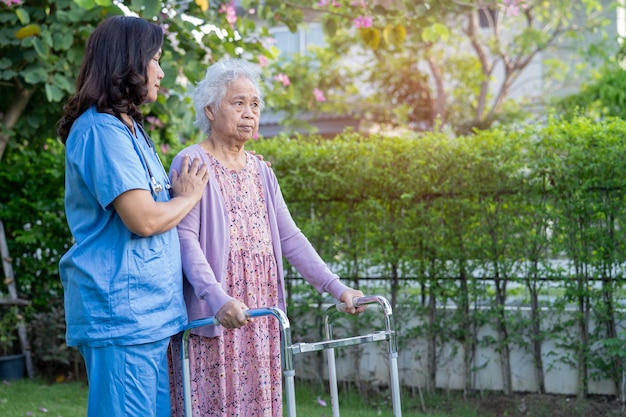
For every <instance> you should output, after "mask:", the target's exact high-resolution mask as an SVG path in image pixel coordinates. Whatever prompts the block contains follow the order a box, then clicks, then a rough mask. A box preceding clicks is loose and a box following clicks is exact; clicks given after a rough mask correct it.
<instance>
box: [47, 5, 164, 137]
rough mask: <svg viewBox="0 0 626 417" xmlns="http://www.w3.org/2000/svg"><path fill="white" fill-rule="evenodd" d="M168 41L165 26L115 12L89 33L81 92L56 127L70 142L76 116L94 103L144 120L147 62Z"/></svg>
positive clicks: (103, 109)
mask: <svg viewBox="0 0 626 417" xmlns="http://www.w3.org/2000/svg"><path fill="white" fill-rule="evenodd" d="M162 44H163V29H162V28H161V27H160V26H158V25H156V24H154V23H150V22H148V21H147V20H144V19H141V18H138V17H130V16H112V17H109V18H107V19H106V20H105V21H103V22H102V23H100V25H98V27H97V28H96V30H94V32H93V33H92V34H91V35H90V36H89V40H88V41H87V49H86V51H85V56H84V57H83V62H82V64H81V67H80V71H79V73H78V78H77V79H76V93H75V94H74V95H73V96H72V97H70V98H69V100H68V101H67V103H66V104H65V106H63V113H64V115H63V117H62V118H61V120H59V123H58V126H57V133H58V135H59V137H60V138H61V141H62V142H63V143H65V141H66V140H67V137H68V135H69V133H70V129H71V127H72V124H73V123H74V121H75V120H76V119H77V118H78V117H79V116H80V115H81V114H82V113H83V112H84V111H85V110H87V109H88V108H89V107H91V106H93V105H95V106H96V109H97V110H98V111H99V112H101V113H108V114H111V115H113V116H115V117H117V118H119V119H120V120H121V116H120V114H122V113H126V114H128V115H129V116H130V117H132V118H133V119H135V120H136V121H137V122H139V123H142V121H143V116H142V114H141V111H140V110H139V106H140V105H141V104H142V103H143V101H144V100H145V98H146V96H147V94H148V88H147V85H146V84H147V76H148V71H147V68H148V64H149V63H150V60H151V59H152V58H153V57H154V55H155V54H156V53H157V52H158V51H159V48H161V46H162Z"/></svg>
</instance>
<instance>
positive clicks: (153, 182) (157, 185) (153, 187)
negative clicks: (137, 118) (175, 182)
mask: <svg viewBox="0 0 626 417" xmlns="http://www.w3.org/2000/svg"><path fill="white" fill-rule="evenodd" d="M134 125H135V126H136V127H137V128H139V130H140V131H141V134H142V135H143V138H144V140H145V141H146V144H147V145H148V147H149V148H150V149H152V150H153V151H154V154H155V155H156V158H157V160H158V161H159V164H161V169H162V170H163V173H165V167H164V166H163V162H161V158H159V154H157V152H156V149H155V147H154V142H152V139H150V138H149V137H148V135H146V132H145V131H144V130H143V127H142V126H140V125H139V124H138V123H134ZM132 136H133V138H134V139H133V140H137V141H139V138H137V136H135V135H132ZM137 149H138V150H139V154H140V155H141V160H142V162H143V165H144V167H145V168H146V170H147V171H148V176H150V191H151V192H152V196H153V197H154V199H155V200H156V198H157V196H158V195H159V193H160V192H161V191H163V188H165V189H166V190H168V191H167V192H168V196H169V190H170V189H171V188H172V185H171V184H170V180H169V178H168V176H167V174H166V175H165V187H163V184H161V182H160V181H157V179H156V177H155V176H154V174H153V172H152V169H150V164H149V163H148V160H147V159H146V155H145V154H144V153H143V150H142V149H141V144H139V143H137Z"/></svg>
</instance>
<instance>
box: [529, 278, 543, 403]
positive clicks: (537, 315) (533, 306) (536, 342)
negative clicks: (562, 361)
mask: <svg viewBox="0 0 626 417" xmlns="http://www.w3.org/2000/svg"><path fill="white" fill-rule="evenodd" d="M531 279H532V278H531ZM531 279H529V282H528V284H527V287H528V292H529V294H530V320H531V324H530V326H531V336H530V337H531V346H532V355H533V362H534V364H535V380H536V381H537V392H538V393H539V394H545V393H546V380H545V375H544V372H543V349H542V341H543V337H542V336H541V307H540V306H539V291H538V289H537V282H536V280H533V281H531ZM535 279H536V277H535Z"/></svg>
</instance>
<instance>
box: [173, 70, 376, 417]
mask: <svg viewBox="0 0 626 417" xmlns="http://www.w3.org/2000/svg"><path fill="white" fill-rule="evenodd" d="M193 100H194V104H195V108H196V123H197V125H198V126H199V127H200V128H201V129H202V131H203V132H204V133H206V135H207V137H206V139H204V140H203V141H202V142H201V143H199V144H195V145H192V146H190V147H188V148H186V149H184V150H183V151H182V152H180V153H179V155H178V156H177V157H176V158H175V159H174V161H173V162H172V167H171V169H172V170H173V171H180V169H181V164H183V163H184V162H183V158H184V156H190V157H191V158H194V157H200V158H201V159H202V160H203V161H204V162H205V163H206V164H207V165H208V167H209V175H210V180H209V183H208V186H207V187H206V190H205V192H204V195H203V197H202V199H201V201H200V203H199V204H198V205H197V206H196V207H195V208H194V209H193V210H192V211H191V212H190V213H189V214H188V215H187V216H186V217H185V218H184V219H183V220H182V222H181V223H180V225H179V226H178V234H179V238H180V245H181V255H182V264H183V272H184V275H185V282H184V284H183V285H184V296H185V301H186V303H187V312H188V315H189V320H190V321H191V320H196V319H199V318H205V317H210V316H216V318H217V319H218V320H219V322H220V323H221V324H222V326H221V327H213V326H207V327H204V328H199V329H197V330H195V331H194V332H192V334H191V336H190V339H189V353H190V355H191V357H192V358H193V359H192V360H191V370H190V371H191V396H192V403H193V404H194V407H197V409H194V414H195V413H199V414H198V415H202V416H246V417H255V416H264V417H280V416H282V398H281V394H282V388H281V369H280V366H281V363H280V332H279V328H278V324H277V323H276V320H272V319H271V318H269V317H260V318H257V319H254V320H248V319H247V317H246V315H245V310H246V309H250V308H260V307H268V306H278V307H279V308H281V309H282V310H285V287H284V274H283V268H282V257H283V256H284V257H285V258H286V259H287V260H288V261H289V262H290V263H291V264H292V265H293V266H294V267H295V268H296V269H297V270H298V272H299V273H300V274H301V275H302V276H303V277H304V278H305V279H306V280H307V281H308V282H309V283H310V284H311V285H313V286H314V287H315V288H316V289H317V290H318V291H319V292H329V293H330V294H331V295H332V296H334V297H335V298H336V299H338V300H339V301H341V302H344V303H345V304H346V307H347V312H349V313H360V312H362V311H363V309H364V308H363V307H359V308H355V307H354V306H353V304H352V299H353V297H361V296H363V293H362V292H361V291H358V290H354V289H351V288H348V287H347V286H346V285H344V284H343V283H342V282H341V281H340V279H339V277H338V276H337V275H335V274H333V273H332V272H331V271H330V270H329V269H328V267H327V266H326V264H325V263H324V262H323V261H322V259H321V258H320V256H319V255H318V254H317V252H316V251H315V249H314V248H313V246H312V245H311V243H310V242H309V241H308V240H307V238H306V237H305V236H304V235H303V234H302V232H301V231H300V229H298V227H297V226H296V224H295V223H294V221H293V219H292V218H291V215H290V214H289V210H288V209H287V206H286V205H285V201H284V200H283V196H282V194H281V191H280V187H279V185H278V181H277V179H276V176H275V175H274V172H273V171H272V170H271V169H270V168H269V167H268V166H267V165H266V164H265V163H264V162H262V161H261V160H260V159H258V158H256V157H254V156H252V155H251V154H250V153H249V152H246V151H245V144H246V142H247V141H248V140H249V139H250V138H252V137H253V136H254V135H255V134H256V133H257V130H258V126H259V118H260V115H261V110H262V109H263V104H264V103H263V97H262V94H261V91H260V87H259V73H258V70H257V68H256V67H255V66H253V65H252V64H250V63H248V62H246V61H243V60H238V59H229V60H225V61H221V62H217V63H216V64H214V65H212V66H211V67H209V69H208V70H207V73H206V76H205V77H204V80H203V81H201V82H200V83H199V85H198V86H197V88H196V89H195V90H194V94H193ZM179 344H180V338H178V340H174V341H173V343H172V346H171V361H172V372H173V374H174V377H173V378H172V381H173V385H174V386H173V387H172V407H173V413H172V415H181V416H182V415H183V414H184V409H183V407H184V404H183V398H182V381H181V364H180V353H179Z"/></svg>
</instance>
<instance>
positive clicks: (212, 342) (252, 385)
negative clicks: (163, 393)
mask: <svg viewBox="0 0 626 417" xmlns="http://www.w3.org/2000/svg"><path fill="white" fill-rule="evenodd" d="M246 155H247V160H246V166H245V167H244V168H243V169H241V170H231V169H228V168H226V167H224V166H223V165H222V164H220V163H219V162H218V161H217V160H216V159H215V158H214V157H212V156H211V155H209V160H210V169H212V170H213V173H214V174H215V178H216V180H217V183H218V185H219V187H220V189H221V191H222V195H223V197H224V201H225V203H226V208H227V212H228V219H229V228H230V250H229V255H228V266H227V275H226V277H225V280H226V285H227V291H228V293H229V295H230V296H231V297H233V298H235V299H239V300H241V301H243V302H244V303H245V304H246V305H247V306H248V307H249V308H259V307H269V306H274V305H277V302H276V300H277V297H278V279H277V271H278V267H277V265H276V258H275V257H274V251H273V248H272V240H271V234H270V228H269V221H268V216H267V205H266V202H265V195H264V193H263V186H262V182H261V177H260V175H259V171H258V167H257V165H256V163H255V161H254V160H252V158H253V157H252V156H251V155H249V154H246ZM179 340H180V339H179ZM171 353H172V355H177V356H176V357H178V358H179V357H180V343H179V342H178V341H175V342H174V343H172V352H171ZM189 357H190V374H191V398H192V409H193V415H194V416H202V417H235V416H239V417H281V416H282V385H281V363H280V329H279V325H278V323H277V320H276V319H275V318H274V317H270V316H264V317H257V318H255V319H253V321H252V322H251V323H248V324H247V325H245V326H243V327H241V328H239V329H227V328H223V329H222V336H221V337H204V336H200V335H195V334H191V335H190V337H189ZM176 362H178V363H180V361H179V360H178V361H175V363H176ZM173 372H174V375H170V376H171V378H172V381H177V382H176V384H177V385H179V386H177V387H176V392H177V393H182V385H181V384H182V379H181V378H180V372H181V371H180V370H178V369H176V368H175V367H174V369H173ZM172 410H173V412H172V415H173V416H183V415H184V403H183V398H182V396H181V395H176V398H175V400H174V401H173V403H172Z"/></svg>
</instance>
